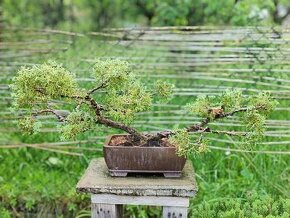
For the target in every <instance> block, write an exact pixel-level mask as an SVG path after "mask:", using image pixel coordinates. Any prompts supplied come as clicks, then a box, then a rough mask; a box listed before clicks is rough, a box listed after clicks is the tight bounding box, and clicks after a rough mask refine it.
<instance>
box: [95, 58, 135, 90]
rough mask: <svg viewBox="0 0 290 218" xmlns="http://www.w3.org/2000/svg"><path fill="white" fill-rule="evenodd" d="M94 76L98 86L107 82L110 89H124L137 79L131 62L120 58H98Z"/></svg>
mask: <svg viewBox="0 0 290 218" xmlns="http://www.w3.org/2000/svg"><path fill="white" fill-rule="evenodd" d="M93 76H94V77H95V78H96V81H97V86H101V85H102V84H105V85H106V87H108V90H109V91H118V90H120V89H123V88H125V87H126V86H127V85H129V84H130V83H131V82H132V81H134V79H135V78H134V75H133V74H132V71H131V70H130V66H129V63H128V62H126V61H122V60H118V59H116V60H113V59H108V60H96V63H95V65H94V71H93Z"/></svg>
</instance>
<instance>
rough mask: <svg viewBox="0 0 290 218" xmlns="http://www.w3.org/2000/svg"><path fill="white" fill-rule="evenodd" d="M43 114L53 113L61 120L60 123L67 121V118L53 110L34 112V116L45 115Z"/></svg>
mask: <svg viewBox="0 0 290 218" xmlns="http://www.w3.org/2000/svg"><path fill="white" fill-rule="evenodd" d="M43 113H52V114H54V115H55V116H56V117H57V119H59V121H61V122H64V121H65V118H64V117H63V116H62V115H60V114H59V113H57V112H56V111H55V110H52V109H44V110H40V111H37V112H34V113H33V115H35V116H37V115H39V114H43Z"/></svg>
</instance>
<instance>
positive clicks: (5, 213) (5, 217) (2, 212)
mask: <svg viewBox="0 0 290 218" xmlns="http://www.w3.org/2000/svg"><path fill="white" fill-rule="evenodd" d="M0 217H2V218H11V217H12V215H11V213H10V212H9V210H7V209H5V208H4V207H3V206H1V205H0Z"/></svg>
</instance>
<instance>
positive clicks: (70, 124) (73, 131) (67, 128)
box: [60, 110, 96, 140]
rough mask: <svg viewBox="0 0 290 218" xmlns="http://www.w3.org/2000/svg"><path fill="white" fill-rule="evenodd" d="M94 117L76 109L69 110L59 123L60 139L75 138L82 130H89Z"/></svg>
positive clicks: (93, 124)
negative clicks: (62, 122)
mask: <svg viewBox="0 0 290 218" xmlns="http://www.w3.org/2000/svg"><path fill="white" fill-rule="evenodd" d="M95 125H96V124H95V119H94V117H93V116H92V115H91V114H89V113H88V112H85V111H80V110H76V111H73V112H71V113H70V114H69V115H68V116H67V117H66V120H65V123H64V125H60V129H61V133H62V140H67V139H75V138H76V136H77V135H78V134H80V133H82V132H85V131H88V130H91V129H92V128H94V126H95Z"/></svg>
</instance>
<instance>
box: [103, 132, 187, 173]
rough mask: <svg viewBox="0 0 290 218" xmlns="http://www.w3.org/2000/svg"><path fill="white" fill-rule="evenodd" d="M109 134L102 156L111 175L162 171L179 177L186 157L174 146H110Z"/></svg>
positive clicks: (110, 137)
mask: <svg viewBox="0 0 290 218" xmlns="http://www.w3.org/2000/svg"><path fill="white" fill-rule="evenodd" d="M118 136H121V135H113V136H109V137H108V138H107V140H106V143H105V145H104V147H103V150H104V157H105V161H106V164H107V166H108V169H109V172H110V174H111V175H112V176H127V174H128V173H130V172H135V173H136V172H139V173H163V174H164V176H165V177H180V176H181V172H182V169H183V167H184V165H185V161H186V159H185V158H184V157H179V156H178V155H177V154H176V148H175V147H139V146H111V145H110V141H111V139H112V138H113V137H118Z"/></svg>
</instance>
